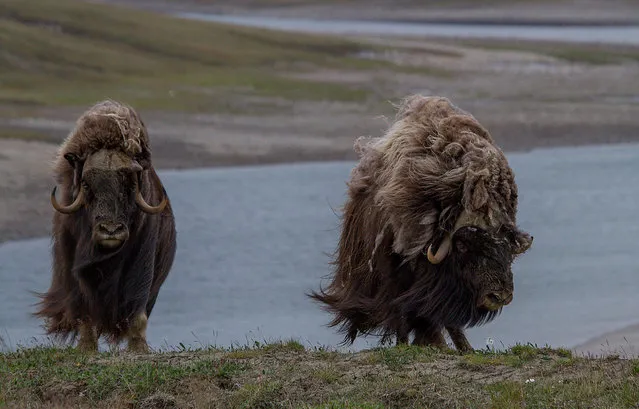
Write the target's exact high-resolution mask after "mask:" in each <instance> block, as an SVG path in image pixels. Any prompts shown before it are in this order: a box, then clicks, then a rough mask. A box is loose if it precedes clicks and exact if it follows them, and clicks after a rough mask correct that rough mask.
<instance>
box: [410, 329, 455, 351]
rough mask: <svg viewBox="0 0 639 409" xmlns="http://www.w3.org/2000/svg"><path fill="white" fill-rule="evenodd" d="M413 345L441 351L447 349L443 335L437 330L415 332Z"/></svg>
mask: <svg viewBox="0 0 639 409" xmlns="http://www.w3.org/2000/svg"><path fill="white" fill-rule="evenodd" d="M413 345H418V346H433V347H436V348H441V349H444V348H446V347H447V345H446V339H444V335H443V334H442V331H441V330H439V329H429V330H415V339H413Z"/></svg>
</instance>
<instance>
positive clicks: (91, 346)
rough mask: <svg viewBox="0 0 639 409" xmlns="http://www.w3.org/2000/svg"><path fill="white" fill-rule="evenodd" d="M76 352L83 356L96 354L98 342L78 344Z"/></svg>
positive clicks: (81, 342)
mask: <svg viewBox="0 0 639 409" xmlns="http://www.w3.org/2000/svg"><path fill="white" fill-rule="evenodd" d="M78 350H79V351H80V352H82V353H84V354H97V353H98V342H97V341H84V342H83V341H82V340H80V342H78Z"/></svg>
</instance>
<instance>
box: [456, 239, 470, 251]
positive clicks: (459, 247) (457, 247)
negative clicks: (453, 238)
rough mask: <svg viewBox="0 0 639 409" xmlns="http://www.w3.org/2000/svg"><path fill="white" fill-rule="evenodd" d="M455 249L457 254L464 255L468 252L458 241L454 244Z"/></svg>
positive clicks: (462, 243)
mask: <svg viewBox="0 0 639 409" xmlns="http://www.w3.org/2000/svg"><path fill="white" fill-rule="evenodd" d="M455 249H456V250H457V252H459V253H466V252H467V251H468V247H467V246H466V244H464V242H462V241H459V240H458V241H457V242H456V243H455Z"/></svg>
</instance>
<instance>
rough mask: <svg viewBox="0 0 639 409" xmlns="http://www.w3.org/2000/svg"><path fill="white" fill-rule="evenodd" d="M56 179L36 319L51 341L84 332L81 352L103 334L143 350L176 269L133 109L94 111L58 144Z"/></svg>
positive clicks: (169, 224) (171, 225)
mask: <svg viewBox="0 0 639 409" xmlns="http://www.w3.org/2000/svg"><path fill="white" fill-rule="evenodd" d="M54 175H55V179H56V182H57V186H59V188H60V189H59V198H58V199H56V187H57V186H54V187H53V190H52V192H51V203H52V205H53V207H54V209H55V210H56V212H55V213H54V216H53V228H52V242H53V248H52V255H53V266H52V267H53V273H52V282H51V286H50V288H49V290H48V292H46V293H45V294H38V295H39V296H40V297H41V301H40V304H39V306H40V308H39V309H38V311H37V312H36V313H35V315H36V316H38V317H41V318H43V319H44V320H45V329H46V332H47V334H49V335H53V336H57V337H60V338H63V339H67V338H68V337H72V338H74V339H75V338H76V337H77V335H78V334H79V342H78V347H79V348H80V349H81V350H85V351H95V350H97V348H98V339H99V338H100V336H104V337H105V338H106V339H107V340H108V341H109V342H111V343H116V344H117V343H119V342H120V341H122V340H123V339H126V340H127V341H128V349H129V350H130V351H135V352H144V351H147V350H148V345H147V342H146V327H147V320H148V318H149V316H150V315H151V311H152V310H153V306H154V305H155V302H156V299H157V297H158V292H159V291H160V287H161V286H162V284H163V283H164V281H165V279H166V277H167V275H168V274H169V270H170V269H171V267H172V264H173V259H174V256H175V251H176V231H175V220H174V217H173V211H172V209H171V204H170V203H169V198H168V196H167V194H166V191H165V190H164V186H163V185H162V182H161V181H160V178H159V177H158V175H157V173H156V172H155V169H154V168H153V164H152V162H151V149H150V146H149V136H148V133H147V130H146V127H145V125H144V123H143V122H142V120H141V119H140V117H139V116H138V114H137V113H136V112H135V110H134V109H132V108H131V107H129V106H127V105H124V104H121V103H118V102H114V101H110V100H107V101H103V102H100V103H98V104H96V105H94V106H93V107H91V108H90V109H89V110H88V111H86V112H85V113H84V114H83V115H82V116H81V117H80V118H79V119H78V121H77V123H76V126H75V129H73V131H72V132H71V133H70V134H69V136H68V137H67V139H66V140H65V141H64V142H63V143H62V145H61V147H60V149H59V151H58V155H57V158H56V160H55V163H54ZM154 204H155V205H154Z"/></svg>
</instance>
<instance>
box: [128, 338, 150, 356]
mask: <svg viewBox="0 0 639 409" xmlns="http://www.w3.org/2000/svg"><path fill="white" fill-rule="evenodd" d="M127 352H131V353H134V354H148V353H149V352H151V349H150V348H149V345H148V344H147V343H146V341H145V340H143V339H132V340H130V341H129V345H128V346H127Z"/></svg>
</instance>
